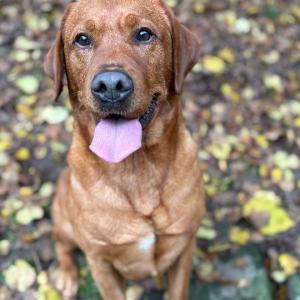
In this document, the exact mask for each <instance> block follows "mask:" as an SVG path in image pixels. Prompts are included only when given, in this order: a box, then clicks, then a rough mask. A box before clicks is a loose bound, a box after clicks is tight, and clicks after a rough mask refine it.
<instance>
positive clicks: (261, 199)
mask: <svg viewBox="0 0 300 300" xmlns="http://www.w3.org/2000/svg"><path fill="white" fill-rule="evenodd" d="M243 215H244V217H246V218H251V216H255V215H257V216H258V217H259V216H260V215H261V216H268V218H266V220H267V224H265V222H264V223H262V224H261V227H260V228H259V230H260V232H261V233H262V234H264V235H276V234H278V233H281V232H285V231H288V230H289V229H291V228H292V227H294V225H295V222H294V221H293V220H292V219H291V217H290V216H289V215H288V213H287V212H286V211H285V210H284V209H283V208H282V207H281V200H280V198H279V197H278V196H276V195H275V193H274V192H271V191H258V192H256V193H255V194H254V196H253V197H252V198H251V199H250V200H249V201H248V202H247V203H246V204H245V205H244V207H243ZM264 219H265V218H264ZM256 223H257V224H259V222H256Z"/></svg>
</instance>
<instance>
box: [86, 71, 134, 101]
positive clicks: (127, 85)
mask: <svg viewBox="0 0 300 300" xmlns="http://www.w3.org/2000/svg"><path fill="white" fill-rule="evenodd" d="M91 88H92V93H93V95H94V97H95V98H96V99H97V100H99V101H101V102H103V103H116V102H120V101H125V100H127V99H128V98H129V96H131V94H132V93H133V90H134V86H133V81H132V79H131V78H130V77H129V75H128V74H126V73H124V72H120V71H105V72H101V73H98V74H97V75H96V76H95V78H94V79H93V81H92V86H91Z"/></svg>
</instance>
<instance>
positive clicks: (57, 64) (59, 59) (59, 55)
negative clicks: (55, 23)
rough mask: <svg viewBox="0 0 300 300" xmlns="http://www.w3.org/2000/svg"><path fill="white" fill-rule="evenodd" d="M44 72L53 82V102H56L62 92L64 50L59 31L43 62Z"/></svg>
mask: <svg viewBox="0 0 300 300" xmlns="http://www.w3.org/2000/svg"><path fill="white" fill-rule="evenodd" d="M44 71H45V73H46V74H47V76H49V77H50V78H51V79H52V80H53V81H54V89H55V93H54V100H55V101H56V100H57V99H58V98H59V96H60V94H61V92H62V90H63V77H64V72H65V68H64V50H63V41H62V34H61V30H59V32H58V33H57V36H56V39H55V42H54V45H53V46H52V47H51V49H50V50H49V52H48V54H47V56H46V58H45V61H44Z"/></svg>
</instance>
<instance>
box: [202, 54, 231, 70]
mask: <svg viewBox="0 0 300 300" xmlns="http://www.w3.org/2000/svg"><path fill="white" fill-rule="evenodd" d="M203 67H204V69H205V70H206V71H207V72H210V73H214V74H221V73H223V72H224V71H225V68H226V66H225V63H224V61H223V60H222V59H221V58H219V57H217V56H212V55H207V56H205V57H204V58H203Z"/></svg>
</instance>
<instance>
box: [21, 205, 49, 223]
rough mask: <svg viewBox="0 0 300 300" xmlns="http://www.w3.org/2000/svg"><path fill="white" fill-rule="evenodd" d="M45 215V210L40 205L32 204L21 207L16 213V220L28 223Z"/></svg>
mask: <svg viewBox="0 0 300 300" xmlns="http://www.w3.org/2000/svg"><path fill="white" fill-rule="evenodd" d="M43 216H44V210H43V209H42V208H41V207H39V206H30V207H24V208H22V209H20V210H19V211H18V212H17V214H16V221H17V223H18V224H21V225H28V224H30V223H31V222H32V221H34V220H40V219H41V218H43Z"/></svg>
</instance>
